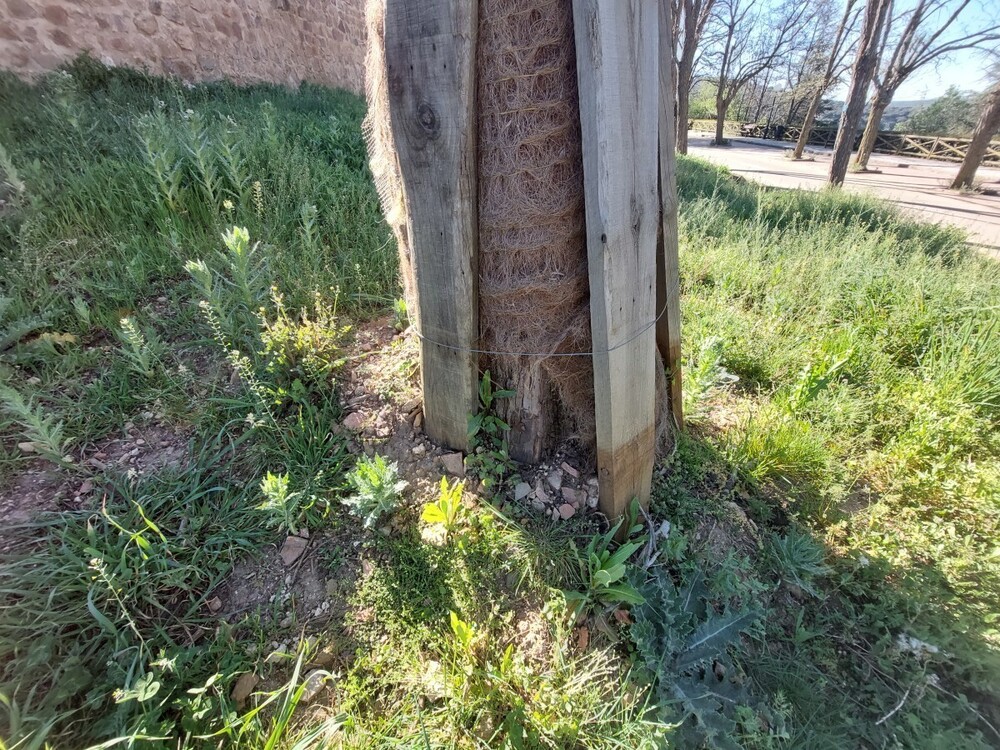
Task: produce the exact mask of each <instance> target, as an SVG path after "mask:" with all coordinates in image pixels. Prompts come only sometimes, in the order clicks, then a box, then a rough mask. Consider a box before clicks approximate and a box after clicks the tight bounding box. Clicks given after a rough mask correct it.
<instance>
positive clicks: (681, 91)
mask: <svg viewBox="0 0 1000 750" xmlns="http://www.w3.org/2000/svg"><path fill="white" fill-rule="evenodd" d="M690 111H691V74H690V72H688V73H687V75H685V74H684V73H683V72H682V71H681V68H680V66H677V153H678V154H686V153H687V152H688V114H689V113H690Z"/></svg>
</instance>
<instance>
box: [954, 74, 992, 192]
mask: <svg viewBox="0 0 1000 750" xmlns="http://www.w3.org/2000/svg"><path fill="white" fill-rule="evenodd" d="M998 132H1000V80H997V82H996V83H994V84H993V88H991V89H990V90H989V91H988V92H987V93H986V95H985V96H984V97H983V107H982V110H981V112H980V114H979V122H977V123H976V129H975V130H974V131H973V133H972V142H971V143H969V148H968V150H967V151H966V152H965V159H963V160H962V166H960V167H959V168H958V174H957V175H955V179H954V181H952V183H951V186H952V188H954V189H955V190H958V189H959V188H963V187H964V188H970V187H972V181H973V180H974V179H975V177H976V170H977V169H979V165H980V164H981V163H982V161H983V157H984V156H985V155H986V149H987V148H988V147H989V145H990V140H991V139H992V138H993V136H994V135H996V134H997V133H998Z"/></svg>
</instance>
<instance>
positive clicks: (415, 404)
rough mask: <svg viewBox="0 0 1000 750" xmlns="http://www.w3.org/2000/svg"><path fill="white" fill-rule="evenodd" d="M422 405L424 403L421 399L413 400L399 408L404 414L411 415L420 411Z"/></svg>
mask: <svg viewBox="0 0 1000 750" xmlns="http://www.w3.org/2000/svg"><path fill="white" fill-rule="evenodd" d="M421 403H422V402H421V400H420V399H419V398H411V399H410V400H409V401H407V402H406V403H405V404H403V405H402V406H401V407H399V408H400V411H402V412H403V414H409V413H410V412H411V411H416V410H417V409H419V408H420V404H421Z"/></svg>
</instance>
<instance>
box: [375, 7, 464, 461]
mask: <svg viewBox="0 0 1000 750" xmlns="http://www.w3.org/2000/svg"><path fill="white" fill-rule="evenodd" d="M476 9H477V3H475V2H468V0H386V8H385V57H386V60H385V62H386V71H387V77H388V88H389V112H390V121H391V124H392V134H393V138H394V140H395V146H396V153H397V155H398V158H399V166H400V173H401V175H402V182H403V193H404V196H405V200H406V208H407V226H406V231H407V236H408V239H409V242H410V246H411V247H412V252H413V277H414V286H415V288H416V293H417V294H416V296H417V298H418V304H417V310H416V311H415V319H416V322H417V328H418V330H419V332H420V334H421V342H420V378H421V385H422V387H423V394H424V424H425V427H426V430H427V434H428V436H430V438H431V439H432V440H434V441H436V442H439V443H444V444H445V445H448V446H450V447H451V448H456V449H460V450H467V449H468V435H467V416H468V415H469V414H470V413H475V412H476V411H477V406H478V404H477V394H478V378H479V370H478V359H477V356H476V355H475V354H472V353H471V351H470V350H471V349H475V348H476V344H477V341H478V337H479V303H478V294H477V279H478V271H477V244H478V236H479V233H478V229H477V200H476V140H475V135H476V120H475V100H476V97H475V65H476V30H477V24H478V18H477V12H476Z"/></svg>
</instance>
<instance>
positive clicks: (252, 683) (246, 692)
mask: <svg viewBox="0 0 1000 750" xmlns="http://www.w3.org/2000/svg"><path fill="white" fill-rule="evenodd" d="M259 682H260V677H258V676H257V675H255V674H254V673H253V672H246V673H244V674H241V675H240V678H239V679H238V680H237V681H236V684H235V685H234V686H233V692H232V694H231V696H230V697H231V698H232V699H233V703H235V704H236V705H237V706H238V707H239V708H242V707H243V706H244V705H246V702H247V699H248V698H249V697H250V694H251V693H253V689H254V688H255V687H257V683H259Z"/></svg>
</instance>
